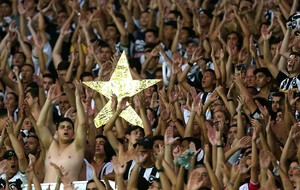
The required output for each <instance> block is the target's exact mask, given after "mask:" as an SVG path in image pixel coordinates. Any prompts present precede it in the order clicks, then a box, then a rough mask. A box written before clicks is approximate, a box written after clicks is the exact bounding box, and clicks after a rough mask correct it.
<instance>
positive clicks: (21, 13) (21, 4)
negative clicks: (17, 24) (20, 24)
mask: <svg viewBox="0 0 300 190" xmlns="http://www.w3.org/2000/svg"><path fill="white" fill-rule="evenodd" d="M18 12H19V14H20V15H24V14H25V13H26V12H27V9H25V7H24V5H23V3H18Z"/></svg>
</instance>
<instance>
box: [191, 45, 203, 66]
mask: <svg viewBox="0 0 300 190" xmlns="http://www.w3.org/2000/svg"><path fill="white" fill-rule="evenodd" d="M201 52H202V47H197V48H196V49H195V51H194V52H193V55H192V58H191V59H190V62H191V63H194V62H197V61H199V60H200V59H201V58H202V56H201Z"/></svg>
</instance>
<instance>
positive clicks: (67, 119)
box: [56, 117, 74, 130]
mask: <svg viewBox="0 0 300 190" xmlns="http://www.w3.org/2000/svg"><path fill="white" fill-rule="evenodd" d="M64 121H67V122H69V123H71V125H72V128H73V130H74V123H73V121H72V119H70V118H68V117H62V118H60V120H59V121H58V122H57V125H56V130H57V129H58V126H59V124H60V123H62V122H64Z"/></svg>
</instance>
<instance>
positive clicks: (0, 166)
mask: <svg viewBox="0 0 300 190" xmlns="http://www.w3.org/2000/svg"><path fill="white" fill-rule="evenodd" d="M6 172H7V160H6V159H5V160H2V161H1V162H0V174H1V175H2V174H4V173H6Z"/></svg>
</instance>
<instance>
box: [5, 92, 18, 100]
mask: <svg viewBox="0 0 300 190" xmlns="http://www.w3.org/2000/svg"><path fill="white" fill-rule="evenodd" d="M8 94H12V95H13V96H14V98H15V100H16V102H18V101H19V96H18V95H17V94H16V93H15V92H12V91H11V92H7V94H6V96H7V95H8Z"/></svg>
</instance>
